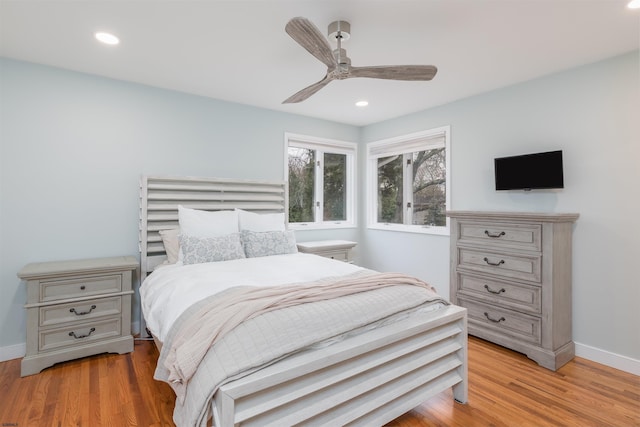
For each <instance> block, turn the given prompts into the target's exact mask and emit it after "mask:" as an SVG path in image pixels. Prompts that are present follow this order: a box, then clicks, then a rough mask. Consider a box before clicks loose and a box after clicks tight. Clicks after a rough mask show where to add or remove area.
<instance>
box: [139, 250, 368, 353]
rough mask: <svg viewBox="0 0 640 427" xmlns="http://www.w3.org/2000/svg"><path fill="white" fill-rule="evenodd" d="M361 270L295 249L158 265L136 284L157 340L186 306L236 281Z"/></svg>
mask: <svg viewBox="0 0 640 427" xmlns="http://www.w3.org/2000/svg"><path fill="white" fill-rule="evenodd" d="M364 270H366V269H364V268H362V267H358V266H355V265H353V264H348V263H345V262H339V261H335V260H332V259H328V258H324V257H319V256H317V255H311V254H303V253H295V254H288V255H275V256H269V257H258V258H243V259H236V260H232V261H223V262H211V263H204V264H191V265H183V264H182V263H180V262H178V263H176V264H172V265H166V266H162V267H159V268H157V269H156V270H155V271H154V272H153V273H152V274H150V275H149V276H148V277H147V278H146V280H145V281H144V282H143V283H142V286H141V287H140V297H141V300H142V312H143V315H144V318H145V320H146V322H147V328H148V329H149V331H150V332H151V333H152V334H153V335H154V336H155V337H156V338H158V339H159V340H160V341H161V342H164V341H165V338H166V336H167V333H168V332H169V330H170V329H171V326H172V325H173V324H174V322H175V321H176V319H178V317H180V315H181V314H182V313H184V312H185V311H186V310H187V309H188V308H189V307H191V306H192V305H193V304H195V303H197V302H198V301H201V300H203V299H205V298H207V297H209V296H212V295H215V294H217V293H219V292H222V291H225V290H227V289H230V288H232V287H235V286H257V287H264V286H275V285H286V284H292V283H303V282H311V281H315V280H320V279H325V278H328V277H334V276H335V277H340V276H345V275H348V274H352V273H356V272H359V271H364Z"/></svg>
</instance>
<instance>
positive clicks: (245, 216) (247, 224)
mask: <svg viewBox="0 0 640 427" xmlns="http://www.w3.org/2000/svg"><path fill="white" fill-rule="evenodd" d="M236 212H238V219H239V220H240V230H249V231H259V232H264V231H285V225H284V213H271V214H258V213H254V212H249V211H243V210H242V209H236Z"/></svg>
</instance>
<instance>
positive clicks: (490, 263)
mask: <svg viewBox="0 0 640 427" xmlns="http://www.w3.org/2000/svg"><path fill="white" fill-rule="evenodd" d="M484 262H486V263H487V264H489V265H493V266H494V267H497V266H499V265H502V264H504V260H503V259H501V260H500V262H491V261H489V258H487V257H484Z"/></svg>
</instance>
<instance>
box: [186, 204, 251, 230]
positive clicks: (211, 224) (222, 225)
mask: <svg viewBox="0 0 640 427" xmlns="http://www.w3.org/2000/svg"><path fill="white" fill-rule="evenodd" d="M178 222H180V233H181V234H186V235H188V236H195V237H219V236H226V235H228V234H233V233H237V232H238V231H240V230H239V229H238V212H236V211H215V212H209V211H202V210H198V209H190V208H185V207H184V206H182V205H178Z"/></svg>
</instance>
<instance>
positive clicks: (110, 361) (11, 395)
mask: <svg viewBox="0 0 640 427" xmlns="http://www.w3.org/2000/svg"><path fill="white" fill-rule="evenodd" d="M157 357H158V352H157V351H156V349H155V347H154V345H153V343H152V342H149V341H137V342H136V346H135V351H134V352H133V353H131V354H128V355H100V356H93V357H88V358H84V359H80V360H76V361H71V362H65V363H61V364H58V365H55V366H54V367H52V368H49V369H46V370H44V371H43V372H41V373H40V374H38V375H32V376H29V377H25V378H20V360H19V359H16V360H11V361H8V362H3V363H0V425H2V426H14V425H17V426H20V427H23V426H82V427H91V426H145V427H146V426H172V425H173V422H172V421H171V414H172V411H173V404H174V395H173V392H172V391H171V389H170V388H169V387H168V386H167V385H166V384H164V383H160V382H157V381H155V380H153V370H154V366H155V363H156V360H157ZM469 379H470V387H469V403H468V404H467V405H462V404H459V403H455V402H454V401H453V398H452V395H451V393H450V392H445V393H442V394H440V395H438V396H435V397H434V398H432V399H430V400H429V401H427V402H425V403H424V404H422V405H420V406H419V407H418V408H416V409H414V410H413V411H411V412H409V413H408V414H405V415H404V416H402V417H400V418H398V419H397V420H395V421H393V422H391V423H389V424H388V427H416V426H421V427H432V426H446V427H474V426H509V427H510V426H517V427H527V426H532V427H542V426H576V427H588V426H594V427H601V426H615V427H627V426H629V427H632V426H640V377H637V376H634V375H631V374H628V373H625V372H622V371H618V370H615V369H612V368H609V367H606V366H603V365H599V364H597V363H593V362H590V361H588V360H585V359H581V358H575V359H574V360H573V361H571V362H570V363H569V364H567V365H565V366H564V367H562V368H561V369H560V370H558V372H552V371H549V370H546V369H544V368H540V367H538V366H537V365H536V364H535V363H534V362H532V361H530V360H529V359H527V358H526V357H524V356H523V355H520V354H518V353H515V352H512V351H510V350H507V349H504V348H502V347H499V346H496V345H494V344H491V343H488V342H486V341H482V340H480V339H476V338H473V337H471V338H470V339H469Z"/></svg>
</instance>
